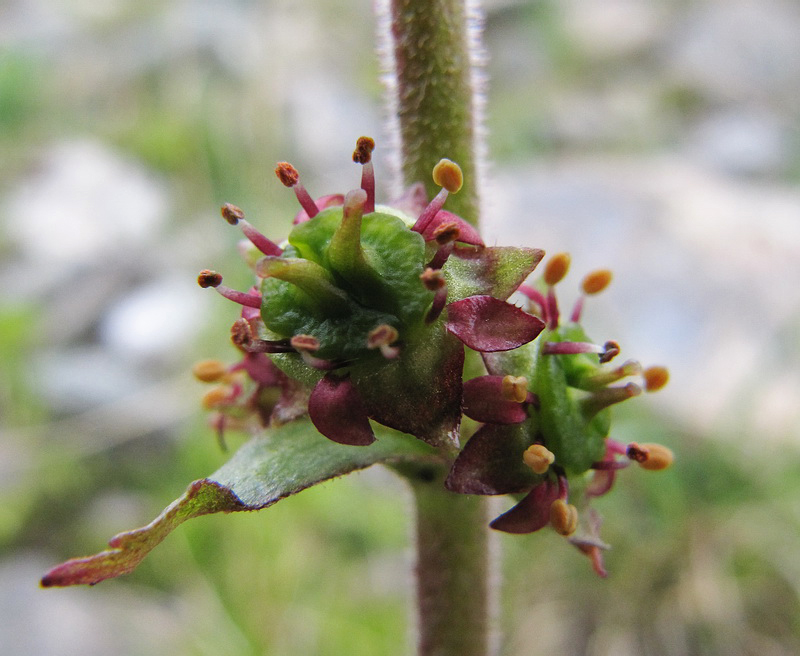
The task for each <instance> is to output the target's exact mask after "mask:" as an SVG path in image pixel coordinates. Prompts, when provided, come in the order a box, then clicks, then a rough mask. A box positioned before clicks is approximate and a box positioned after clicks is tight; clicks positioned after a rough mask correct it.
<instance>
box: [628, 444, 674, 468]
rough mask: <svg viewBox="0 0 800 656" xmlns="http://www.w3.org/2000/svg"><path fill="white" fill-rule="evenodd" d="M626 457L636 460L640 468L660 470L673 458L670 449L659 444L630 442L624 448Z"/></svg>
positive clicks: (670, 462) (669, 463) (667, 465)
mask: <svg viewBox="0 0 800 656" xmlns="http://www.w3.org/2000/svg"><path fill="white" fill-rule="evenodd" d="M626 454H627V456H628V458H630V459H631V460H633V461H635V462H637V463H638V464H639V466H640V467H641V468H642V469H647V470H649V471H661V470H662V469H666V468H667V467H669V466H670V465H671V464H672V462H673V461H674V460H675V455H674V454H673V453H672V450H671V449H668V448H667V447H665V446H663V445H661V444H637V443H636V442H631V443H630V444H629V445H628V448H627V450H626Z"/></svg>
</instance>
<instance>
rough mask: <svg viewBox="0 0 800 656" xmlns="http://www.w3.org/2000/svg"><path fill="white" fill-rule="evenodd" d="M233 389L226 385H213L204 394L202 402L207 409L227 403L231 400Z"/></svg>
mask: <svg viewBox="0 0 800 656" xmlns="http://www.w3.org/2000/svg"><path fill="white" fill-rule="evenodd" d="M230 395H231V390H230V388H228V387H225V386H224V385H220V386H218V387H212V388H211V389H210V390H208V392H206V393H205V394H204V395H203V399H202V400H201V404H202V405H203V407H204V408H205V409H206V410H213V409H214V408H219V407H220V406H222V405H225V404H226V403H227V402H228V401H229V400H230Z"/></svg>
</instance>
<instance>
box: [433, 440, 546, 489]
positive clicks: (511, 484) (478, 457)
mask: <svg viewBox="0 0 800 656" xmlns="http://www.w3.org/2000/svg"><path fill="white" fill-rule="evenodd" d="M528 432H529V431H528V427H527V426H526V425H524V424H522V425H509V426H502V425H498V424H486V425H484V426H482V427H481V428H480V429H478V432H477V433H475V434H474V435H473V436H472V437H471V438H470V439H469V441H468V442H467V444H466V446H465V447H464V448H463V449H462V450H461V453H459V454H458V457H457V458H456V461H455V462H454V463H453V468H452V469H451V470H450V474H449V475H448V477H447V480H446V481H445V486H446V487H447V489H448V490H450V491H451V492H458V493H460V494H512V493H516V492H522V491H524V490H528V489H530V487H531V486H532V485H534V484H535V483H536V482H537V481H539V480H541V477H540V476H537V475H536V474H534V473H533V472H532V471H531V469H530V468H529V467H528V466H526V465H525V463H524V462H523V461H522V454H523V452H524V451H525V449H526V448H527V447H528V446H529V445H530V443H531V437H530V436H529V434H528Z"/></svg>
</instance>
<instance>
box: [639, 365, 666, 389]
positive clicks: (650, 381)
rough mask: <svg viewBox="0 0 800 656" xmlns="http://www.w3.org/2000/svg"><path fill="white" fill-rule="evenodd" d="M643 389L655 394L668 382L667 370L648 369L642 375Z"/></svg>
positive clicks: (659, 368)
mask: <svg viewBox="0 0 800 656" xmlns="http://www.w3.org/2000/svg"><path fill="white" fill-rule="evenodd" d="M642 377H643V378H644V389H645V390H646V391H648V392H657V391H658V390H660V389H661V388H662V387H664V385H666V384H667V382H668V381H669V370H668V369H667V368H666V367H648V368H647V369H645V370H644V372H643V373H642Z"/></svg>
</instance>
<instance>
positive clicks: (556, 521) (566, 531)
mask: <svg viewBox="0 0 800 656" xmlns="http://www.w3.org/2000/svg"><path fill="white" fill-rule="evenodd" d="M550 525H551V526H552V527H553V529H554V530H555V532H556V533H558V534H559V535H564V536H566V535H572V534H573V533H574V532H575V529H577V528H578V509H577V508H576V507H575V506H573V505H572V504H569V503H567V502H566V501H564V500H563V499H556V500H555V501H553V503H552V504H550Z"/></svg>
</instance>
